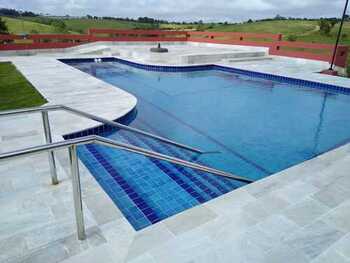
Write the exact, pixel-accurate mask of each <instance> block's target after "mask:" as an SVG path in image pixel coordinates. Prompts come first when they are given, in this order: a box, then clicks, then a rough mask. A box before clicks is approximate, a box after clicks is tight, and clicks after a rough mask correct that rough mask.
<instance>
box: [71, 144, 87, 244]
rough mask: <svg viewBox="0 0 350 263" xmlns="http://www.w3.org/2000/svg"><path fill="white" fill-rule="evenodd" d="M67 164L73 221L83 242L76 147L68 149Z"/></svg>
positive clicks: (81, 204) (81, 205)
mask: <svg viewBox="0 0 350 263" xmlns="http://www.w3.org/2000/svg"><path fill="white" fill-rule="evenodd" d="M69 162H70V169H71V174H72V185H73V199H74V210H75V219H76V223H77V232H78V239H79V240H84V239H85V238H86V234H85V226H84V214H83V203H82V198H81V186H80V175H79V163H78V155H77V146H76V145H72V146H70V147H69Z"/></svg>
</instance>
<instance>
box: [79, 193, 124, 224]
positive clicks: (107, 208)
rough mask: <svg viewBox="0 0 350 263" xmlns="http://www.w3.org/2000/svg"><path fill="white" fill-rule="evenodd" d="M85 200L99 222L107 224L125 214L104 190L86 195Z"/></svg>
mask: <svg viewBox="0 0 350 263" xmlns="http://www.w3.org/2000/svg"><path fill="white" fill-rule="evenodd" d="M84 201H85V203H86V206H87V207H88V208H89V210H90V211H91V213H92V214H93V216H94V218H95V220H96V221H97V223H98V224H105V223H108V222H110V221H112V220H115V219H118V218H120V217H122V216H123V215H122V213H121V212H120V210H119V209H118V208H117V207H116V206H115V204H114V203H113V202H112V201H111V200H110V199H109V197H108V196H107V195H106V194H105V193H103V192H101V193H99V194H94V195H89V196H86V197H85V198H84Z"/></svg>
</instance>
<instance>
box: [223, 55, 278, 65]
mask: <svg viewBox="0 0 350 263" xmlns="http://www.w3.org/2000/svg"><path fill="white" fill-rule="evenodd" d="M271 59H273V58H272V57H270V56H263V57H242V58H231V59H224V60H223V61H222V62H228V63H230V62H245V61H260V60H271Z"/></svg>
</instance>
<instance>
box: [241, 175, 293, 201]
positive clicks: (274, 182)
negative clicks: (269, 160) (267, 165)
mask: <svg viewBox="0 0 350 263" xmlns="http://www.w3.org/2000/svg"><path fill="white" fill-rule="evenodd" d="M277 177H278V178H277ZM286 184H287V183H286V182H285V181H284V180H280V178H279V174H278V175H272V176H270V177H268V178H266V179H262V180H260V181H257V182H254V183H252V184H249V185H247V186H246V187H245V189H246V190H247V191H248V192H249V193H250V194H251V195H253V196H255V197H257V198H258V197H261V196H263V195H266V194H269V193H271V192H272V191H274V190H278V189H280V188H281V187H283V186H284V185H286Z"/></svg>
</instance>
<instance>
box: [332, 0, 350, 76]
mask: <svg viewBox="0 0 350 263" xmlns="http://www.w3.org/2000/svg"><path fill="white" fill-rule="evenodd" d="M348 3H349V0H346V2H345V7H344V11H343V16H342V18H341V22H340V26H339V31H338V35H337V40H336V42H335V46H334V50H333V56H332V62H331V66H330V67H329V70H333V65H334V60H335V56H336V54H337V49H338V45H339V40H340V34H341V31H342V29H343V24H344V19H345V15H346V9H348Z"/></svg>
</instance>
